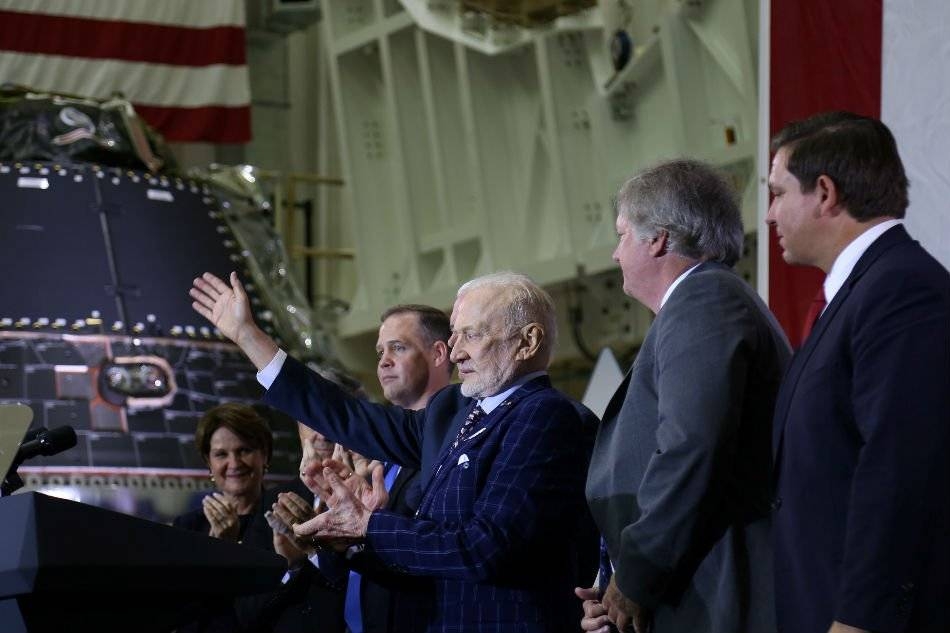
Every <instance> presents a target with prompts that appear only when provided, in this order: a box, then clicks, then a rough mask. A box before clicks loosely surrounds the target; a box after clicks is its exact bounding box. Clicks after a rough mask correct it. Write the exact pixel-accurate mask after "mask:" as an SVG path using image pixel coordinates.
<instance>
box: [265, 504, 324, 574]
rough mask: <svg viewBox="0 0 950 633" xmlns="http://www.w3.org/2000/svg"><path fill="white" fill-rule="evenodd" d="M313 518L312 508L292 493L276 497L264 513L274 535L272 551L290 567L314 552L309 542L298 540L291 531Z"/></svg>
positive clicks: (314, 549)
mask: <svg viewBox="0 0 950 633" xmlns="http://www.w3.org/2000/svg"><path fill="white" fill-rule="evenodd" d="M314 516H315V513H314V510H313V507H312V506H311V505H310V504H309V503H307V501H306V500H304V499H303V498H302V497H300V495H298V494H296V493H293V492H282V493H280V494H279V495H277V501H276V502H274V505H273V506H271V509H270V510H269V511H267V512H265V513H264V518H265V519H267V523H268V525H270V527H271V530H272V531H273V533H274V551H276V552H277V553H278V554H280V555H281V556H283V557H284V558H286V559H287V563H288V564H289V565H291V566H293V565H295V564H297V563H299V562H301V561H302V560H303V559H304V558H306V557H307V556H310V555H312V554H314V553H315V552H316V548H315V547H314V546H313V544H312V543H311V542H310V541H309V540H307V539H300V538H298V537H297V535H295V534H294V531H293V526H294V525H297V524H298V523H304V522H306V521H309V520H310V519H312V518H313V517H314Z"/></svg>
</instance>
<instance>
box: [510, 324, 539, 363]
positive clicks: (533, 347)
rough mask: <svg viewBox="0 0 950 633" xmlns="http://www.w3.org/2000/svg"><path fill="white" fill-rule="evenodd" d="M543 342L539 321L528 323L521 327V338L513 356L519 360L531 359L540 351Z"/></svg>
mask: <svg viewBox="0 0 950 633" xmlns="http://www.w3.org/2000/svg"><path fill="white" fill-rule="evenodd" d="M543 342H544V328H543V327H542V326H541V324H540V323H529V324H528V325H526V326H524V327H523V328H521V340H520V342H519V343H518V351H517V352H516V353H515V358H516V359H517V360H520V361H527V360H531V359H532V358H534V357H535V356H537V355H538V352H540V351H541V344H542V343H543Z"/></svg>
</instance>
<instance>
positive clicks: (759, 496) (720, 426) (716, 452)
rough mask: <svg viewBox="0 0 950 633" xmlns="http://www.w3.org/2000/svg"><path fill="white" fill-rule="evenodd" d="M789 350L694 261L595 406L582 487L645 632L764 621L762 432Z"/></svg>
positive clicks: (717, 272)
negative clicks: (648, 626) (649, 618)
mask: <svg viewBox="0 0 950 633" xmlns="http://www.w3.org/2000/svg"><path fill="white" fill-rule="evenodd" d="M789 356H790V349H789V346H788V342H787V341H786V339H785V336H784V334H782V332H781V329H780V328H779V326H778V324H777V323H776V321H775V319H774V318H773V317H772V315H771V313H769V311H768V309H767V308H766V307H765V305H764V304H763V303H762V301H761V300H760V299H759V297H758V296H757V295H756V294H755V292H754V291H753V290H752V289H751V288H749V286H748V285H747V284H746V283H745V282H743V281H742V280H741V279H740V278H739V277H738V276H737V275H736V274H735V273H734V272H733V271H732V270H730V269H729V268H727V267H725V266H722V265H719V264H714V263H706V264H703V265H701V266H700V267H699V268H697V269H696V270H694V271H693V272H692V273H690V274H689V275H688V276H687V277H686V278H685V279H684V280H683V281H682V282H681V283H680V285H679V286H678V287H677V288H676V290H675V291H674V292H673V294H672V295H671V296H670V298H669V300H668V301H667V303H666V304H664V306H663V307H662V309H660V311H659V314H658V315H657V318H656V320H655V321H654V322H653V325H652V326H651V327H650V330H649V331H648V332H647V335H646V338H645V340H644V342H643V346H642V347H641V348H640V351H639V353H638V354H637V358H636V361H635V362H634V364H633V367H632V369H631V370H630V372H629V373H628V374H627V376H626V378H625V379H624V382H623V384H622V385H621V386H620V388H619V389H618V390H617V392H616V394H615V395H614V397H613V399H612V400H611V402H610V403H609V404H608V407H607V409H606V411H605V412H604V420H603V423H602V424H601V429H600V432H599V433H598V436H597V443H596V445H595V447H594V456H593V458H592V460H591V467H590V473H589V475H588V480H587V496H588V500H589V503H590V507H591V511H592V512H593V514H594V519H595V520H596V521H597V524H598V526H599V527H600V529H601V532H602V533H603V535H604V537H605V539H606V541H607V548H608V551H609V553H610V558H611V560H612V561H613V562H614V565H615V569H616V571H615V578H616V582H617V587H618V588H619V589H620V590H621V592H622V593H623V594H624V595H626V596H627V597H629V598H631V599H632V600H635V601H636V602H638V603H640V604H641V605H644V606H646V607H648V608H650V609H652V610H653V611H654V616H655V619H654V626H655V628H654V631H655V633H685V632H689V633H710V632H716V633H742V632H747V633H768V632H769V631H773V630H774V628H775V624H774V615H773V602H772V587H771V584H772V575H771V558H772V553H771V548H770V542H769V521H768V516H769V501H770V495H769V492H770V491H769V483H768V482H769V472H770V466H771V464H770V459H769V457H770V454H769V440H770V437H771V420H772V412H773V406H774V403H775V395H776V393H777V391H778V385H779V381H780V380H781V377H782V372H783V371H784V368H785V363H786V361H787V360H788V358H789Z"/></svg>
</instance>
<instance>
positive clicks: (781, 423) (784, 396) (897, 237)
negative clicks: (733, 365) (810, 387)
mask: <svg viewBox="0 0 950 633" xmlns="http://www.w3.org/2000/svg"><path fill="white" fill-rule="evenodd" d="M909 240H910V235H908V234H907V231H906V230H904V227H903V226H901V225H898V226H895V227H893V228H891V229H889V230H887V231H885V232H884V234H883V235H881V236H880V237H879V238H878V239H876V240H875V241H874V242H873V243H872V244H871V246H869V247H868V249H867V250H866V251H864V254H863V255H861V258H860V259H858V263H857V264H855V266H854V270H852V271H851V274H850V275H848V278H847V279H846V280H845V282H844V285H843V286H841V289H840V290H839V291H838V292H837V293H836V294H835V296H834V299H832V300H831V303H829V304H828V307H827V308H825V311H824V313H822V315H821V317H819V319H818V321H817V322H816V323H815V327H814V328H813V329H812V331H811V334H809V335H808V338H807V339H805V342H804V344H802V346H801V348H800V349H799V350H798V351H797V352H796V353H795V356H794V357H793V358H792V362H791V363H790V364H789V367H788V371H787V372H786V373H785V378H784V379H783V380H782V389H781V390H780V391H779V399H778V402H777V403H776V407H775V413H776V415H775V429H774V431H773V433H772V464H773V470H774V471H775V472H777V471H778V466H779V457H780V453H781V448H782V440H783V439H784V437H785V423H786V419H787V417H788V411H789V408H790V407H791V399H792V396H793V395H794V394H795V389H796V388H797V386H798V381H799V380H800V379H801V377H802V374H803V373H804V369H805V367H806V366H807V365H808V361H809V359H810V358H811V357H812V355H813V354H814V352H815V350H816V349H818V348H819V347H820V346H821V341H822V338H823V337H824V335H825V332H827V331H828V328H830V327H831V324H832V322H834V319H835V315H836V314H838V312H839V311H840V309H841V306H842V305H844V303H845V302H846V301H847V300H848V297H849V296H850V295H851V291H852V289H853V288H854V285H855V284H856V283H857V282H858V280H859V279H861V277H862V276H863V275H864V273H866V272H867V271H868V269H869V268H870V267H871V266H872V265H873V264H874V262H876V261H877V260H878V259H879V258H880V257H881V255H882V254H884V253H885V252H886V251H888V250H889V249H890V248H891V247H893V246H895V245H897V244H900V243H902V242H906V241H909Z"/></svg>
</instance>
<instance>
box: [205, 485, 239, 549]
mask: <svg viewBox="0 0 950 633" xmlns="http://www.w3.org/2000/svg"><path fill="white" fill-rule="evenodd" d="M201 509H202V511H203V512H204V515H205V518H206V519H208V523H209V524H211V529H210V530H209V531H208V535H209V536H213V537H214V538H219V539H223V540H226V541H237V540H238V539H239V538H240V536H241V521H240V519H239V518H238V513H237V506H235V504H234V503H233V502H232V501H231V500H230V499H228V498H227V497H226V496H224V495H223V494H221V493H220V492H214V493H211V494H210V495H208V496H207V497H205V498H204V499H202V500H201Z"/></svg>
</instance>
